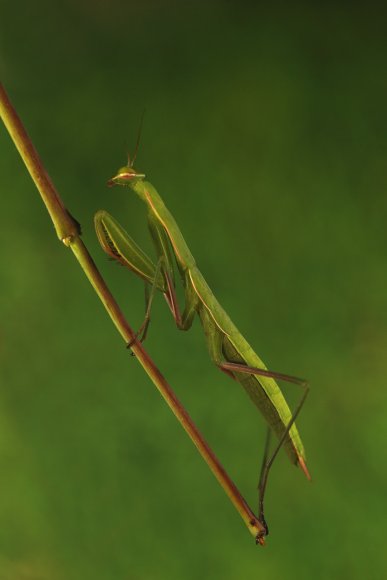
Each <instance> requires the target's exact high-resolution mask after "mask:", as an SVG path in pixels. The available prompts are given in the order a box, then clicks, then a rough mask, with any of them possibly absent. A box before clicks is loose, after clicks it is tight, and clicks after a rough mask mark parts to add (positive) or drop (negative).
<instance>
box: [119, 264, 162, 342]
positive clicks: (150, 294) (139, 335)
mask: <svg viewBox="0 0 387 580" xmlns="http://www.w3.org/2000/svg"><path fill="white" fill-rule="evenodd" d="M163 261H164V258H163V256H160V258H159V260H158V262H157V265H156V269H155V274H154V278H153V282H152V284H151V289H150V291H149V283H148V282H145V317H144V321H143V323H142V324H141V326H140V328H139V329H138V331H137V332H136V333H135V335H134V338H132V340H131V341H130V342H128V344H127V348H131V347H132V346H133V344H134V343H135V342H137V340H139V341H140V342H144V340H145V339H146V335H147V333H148V328H149V324H150V321H151V317H150V315H151V310H152V304H153V299H154V296H155V293H156V290H157V280H158V277H159V275H160V271H161V267H162V262H163Z"/></svg>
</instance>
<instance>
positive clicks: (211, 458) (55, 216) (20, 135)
mask: <svg viewBox="0 0 387 580" xmlns="http://www.w3.org/2000/svg"><path fill="white" fill-rule="evenodd" d="M0 115H1V118H2V119H3V121H4V124H5V126H6V128H7V130H8V132H9V134H10V136H11V138H12V140H13V142H14V144H15V146H16V148H17V149H18V151H19V153H20V156H21V158H22V159H23V161H24V163H25V165H26V167H27V169H28V171H29V173H30V175H31V177H32V179H33V181H34V182H35V185H36V187H37V189H38V191H39V193H40V195H41V197H42V200H43V202H44V204H45V205H46V208H47V210H48V213H49V214H50V217H51V219H52V221H53V224H54V227H55V230H56V233H57V236H58V238H59V239H60V240H61V241H62V242H63V243H64V244H65V245H66V246H67V247H69V248H70V249H71V250H72V251H73V253H74V255H75V257H76V259H77V260H78V262H79V264H80V266H81V268H82V269H83V271H84V273H85V274H86V276H87V278H88V279H89V281H90V283H91V284H92V286H93V288H94V290H95V291H96V293H97V295H98V297H99V298H100V300H101V302H102V303H103V305H104V307H105V309H106V310H107V312H108V314H109V316H110V318H111V319H112V321H113V323H114V324H115V326H116V328H117V330H118V331H119V333H120V334H121V336H122V337H123V339H124V341H125V342H126V344H128V343H130V342H131V341H132V340H135V338H136V337H135V333H134V331H133V330H132V328H131V327H130V326H129V324H128V322H127V321H126V319H125V317H124V315H123V313H122V311H121V309H120V307H119V306H118V304H117V302H116V300H115V299H114V297H113V295H112V294H111V292H110V290H109V288H108V287H107V285H106V283H105V281H104V280H103V278H102V276H101V274H100V273H99V271H98V269H97V267H96V265H95V263H94V261H93V259H92V257H91V256H90V254H89V252H88V250H87V248H86V246H85V245H84V243H83V242H82V240H81V238H80V231H79V225H78V223H77V222H76V221H75V220H74V219H73V218H72V216H71V215H70V214H69V212H68V211H67V210H66V208H65V206H64V204H63V202H62V200H61V198H60V196H59V194H58V192H57V190H56V189H55V187H54V185H53V183H52V181H51V179H50V177H49V175H48V174H47V172H46V170H45V169H44V167H43V164H42V162H41V160H40V158H39V155H38V153H37V151H36V149H35V147H34V146H33V144H32V142H31V140H30V138H29V137H28V135H27V132H26V130H25V128H24V126H23V124H22V122H21V120H20V119H19V117H18V115H17V113H16V111H15V109H14V108H13V106H12V104H11V102H10V100H9V98H8V96H7V94H6V92H5V90H4V88H3V86H2V85H1V83H0ZM131 349H132V351H133V352H134V353H135V355H136V358H137V360H138V361H139V362H140V364H141V365H142V366H143V368H144V370H145V371H146V373H147V374H148V376H149V377H150V378H151V380H152V381H153V383H154V385H155V386H156V387H157V389H158V390H159V392H160V393H161V395H162V396H163V398H164V399H165V401H166V403H167V404H168V406H169V407H170V408H171V410H172V411H173V413H174V414H175V416H176V417H177V419H178V421H179V422H180V424H181V425H182V427H183V428H184V429H185V431H186V433H187V434H188V435H189V437H190V438H191V439H192V441H193V442H194V444H195V445H196V447H197V449H198V451H199V453H200V454H201V456H202V457H203V459H204V460H205V461H206V463H207V464H208V466H209V467H210V469H211V471H212V472H213V474H214V475H215V477H216V478H217V480H218V481H219V483H220V485H221V486H222V487H223V489H224V490H225V492H226V493H227V495H228V496H229V498H230V500H231V502H232V503H233V504H234V506H235V508H236V509H237V511H238V512H239V514H240V515H241V517H242V519H243V521H244V522H245V524H246V525H247V527H248V529H249V531H250V532H251V534H252V535H253V536H254V537H255V538H258V541H259V543H263V536H264V534H265V528H264V526H263V525H262V523H261V522H260V521H259V520H258V518H257V517H256V516H255V515H254V513H253V512H252V511H251V509H250V508H249V506H248V505H247V503H246V501H245V500H244V498H243V497H242V495H241V493H240V492H239V490H238V488H237V487H236V485H235V484H234V483H233V481H232V480H231V479H230V477H229V476H228V475H227V473H226V471H225V470H224V468H223V467H222V465H221V464H220V463H219V461H218V459H217V458H216V456H215V454H214V452H213V451H212V449H211V448H210V447H209V445H208V444H207V443H206V441H205V440H204V439H203V437H202V435H201V434H200V432H199V430H198V429H197V427H196V425H195V424H194V422H193V421H192V419H191V418H190V416H189V415H188V413H187V411H186V410H185V408H184V407H183V405H182V404H181V403H180V401H179V400H178V399H177V397H176V395H175V394H174V392H173V391H172V389H171V387H170V386H169V384H168V383H167V381H166V380H165V378H164V377H163V375H162V374H161V372H160V371H159V369H158V368H157V367H156V365H155V363H154V362H153V361H152V359H151V358H150V356H149V355H148V353H147V352H146V351H145V349H144V347H143V346H142V344H141V343H140V342H138V341H135V342H134V344H133V346H132V347H131Z"/></svg>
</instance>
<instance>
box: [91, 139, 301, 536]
mask: <svg viewBox="0 0 387 580" xmlns="http://www.w3.org/2000/svg"><path fill="white" fill-rule="evenodd" d="M137 147H138V142H137V146H136V153H137ZM136 153H135V155H134V157H133V160H132V161H131V160H130V158H128V163H127V165H125V166H124V167H121V168H120V169H119V170H118V172H117V174H116V175H115V176H114V177H113V178H112V179H111V180H110V181H109V185H111V186H113V185H121V186H126V187H129V188H130V189H131V190H132V191H133V192H134V193H135V194H136V195H138V196H139V197H140V199H141V200H142V201H143V202H144V203H145V205H146V207H147V216H148V225H149V230H150V234H151V237H152V241H153V244H154V248H155V251H156V256H157V262H156V263H154V262H153V261H152V260H151V259H150V258H149V257H148V256H147V255H146V254H145V252H143V250H142V249H141V248H140V247H139V246H138V245H137V244H136V242H135V241H134V240H133V239H132V238H131V237H130V236H129V234H128V233H127V232H126V231H125V229H124V228H123V227H122V226H121V225H120V224H119V223H118V222H117V220H115V219H114V218H113V217H112V216H111V215H110V214H109V213H108V212H106V211H105V210H100V211H98V212H97V213H96V214H95V217H94V221H95V228H96V233H97V236H98V239H99V242H100V244H101V246H102V248H103V250H104V251H105V252H106V253H107V254H108V255H109V256H110V257H111V258H113V259H114V260H116V261H117V262H119V263H120V264H122V265H123V266H125V267H126V268H128V269H129V270H131V271H132V272H134V274H136V275H137V276H139V277H140V278H142V279H143V280H144V282H145V288H146V314H145V318H144V322H143V324H142V325H141V327H140V329H139V331H138V332H137V334H136V337H135V339H134V340H140V341H143V340H144V339H145V337H146V334H147V330H148V327H149V322H150V313H151V306H152V301H153V297H154V295H155V293H156V292H161V293H162V294H163V295H164V297H165V300H166V302H167V304H168V306H169V308H170V311H171V313H172V316H173V318H174V320H175V323H176V326H177V328H178V329H180V330H189V328H190V327H191V325H192V323H193V320H194V318H195V316H196V315H198V316H199V318H200V321H201V324H202V327H203V331H204V335H205V338H206V342H207V346H208V351H209V354H210V357H211V359H212V361H213V362H214V363H215V365H216V366H217V367H218V368H219V369H220V370H221V371H223V372H224V373H226V374H227V375H228V376H229V377H231V378H232V379H235V380H236V381H238V382H239V383H240V384H241V385H242V387H243V388H244V389H245V391H246V393H247V394H248V395H249V397H250V398H251V400H252V401H253V403H254V404H255V405H256V406H257V408H258V409H259V411H260V412H261V414H262V415H263V417H264V419H265V420H266V422H267V424H268V437H267V440H266V445H265V453H264V459H263V463H262V469H261V475H260V479H259V484H258V490H259V515H258V518H259V521H260V523H261V524H262V526H263V529H264V532H263V533H262V535H267V534H268V526H267V524H266V521H265V516H264V496H265V490H266V484H267V479H268V475H269V471H270V468H271V466H272V464H273V461H274V459H275V457H276V456H277V454H278V452H279V450H280V448H281V447H282V446H283V447H284V448H285V450H286V452H287V454H288V456H289V458H290V460H291V462H292V463H294V464H295V465H298V466H300V468H301V469H302V470H303V472H304V473H305V475H306V476H307V477H308V479H310V476H309V472H308V469H307V467H306V461H305V451H304V446H303V444H302V441H301V438H300V435H299V432H298V430H297V427H296V424H295V419H296V417H297V415H298V413H299V411H300V410H301V407H302V405H303V403H304V402H305V399H306V396H307V394H308V390H309V386H308V383H307V382H306V381H303V380H301V379H298V378H296V377H292V376H289V375H285V374H282V373H277V372H273V371H269V370H268V369H267V368H266V367H265V365H264V363H263V362H262V361H261V359H260V358H259V356H258V355H257V354H256V353H255V352H254V350H253V349H252V347H251V346H250V345H249V343H248V342H247V341H246V340H245V338H244V337H243V336H242V334H241V333H240V332H239V330H238V329H237V328H236V326H235V325H234V324H233V322H232V321H231V319H230V318H229V316H228V314H227V313H226V312H225V310H224V309H223V308H222V307H221V305H220V304H219V302H218V301H217V299H216V298H215V296H214V294H213V293H212V291H211V289H210V288H209V286H208V285H207V283H206V281H205V279H204V277H203V276H202V274H201V272H200V270H199V269H198V267H197V265H196V262H195V259H194V257H193V255H192V253H191V252H190V250H189V248H188V246H187V244H186V242H185V240H184V237H183V235H182V233H181V231H180V228H179V227H178V225H177V223H176V221H175V219H174V218H173V216H172V214H171V213H170V212H169V210H168V209H167V207H166V206H165V204H164V202H163V200H162V198H161V197H160V195H159V194H158V193H157V191H156V189H155V188H154V187H153V185H151V184H150V183H149V182H148V181H145V174H143V173H140V172H138V171H136V170H135V169H134V167H133V165H134V161H135V158H136ZM176 267H177V273H178V276H179V279H180V281H181V284H182V287H183V290H184V298H185V305H184V309H183V310H181V309H180V307H179V304H178V300H177V297H176V290H175V288H176V272H175V270H176ZM133 342H134V341H133ZM133 342H132V343H130V344H129V345H128V346H129V347H130V346H131V345H132V344H133ZM276 379H280V380H285V381H288V382H292V383H295V384H298V385H300V386H301V387H303V388H304V393H303V396H302V398H301V401H300V403H299V404H298V406H297V408H296V410H295V412H294V413H293V414H292V413H291V411H290V408H289V406H288V404H287V402H286V400H285V397H284V395H283V394H282V392H281V389H280V387H279V386H278V384H277V382H276ZM271 431H273V432H274V433H275V435H276V436H277V438H278V441H277V445H276V446H275V449H274V451H273V452H272V455H271V457H270V458H268V449H269V441H270V433H271ZM258 542H259V543H264V542H263V539H262V538H261V537H259V538H257V543H258Z"/></svg>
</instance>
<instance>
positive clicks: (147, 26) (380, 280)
mask: <svg viewBox="0 0 387 580" xmlns="http://www.w3.org/2000/svg"><path fill="white" fill-rule="evenodd" d="M0 22H1V24H0V28H1V30H0V33H1V36H0V67H1V77H2V80H3V82H4V84H5V86H6V88H7V90H8V92H9V94H10V97H11V99H12V100H13V102H14V105H15V106H16V108H17V110H18V112H19V114H20V116H21V118H22V119H23V121H24V123H25V125H26V127H27V129H28V131H29V133H30V135H31V137H32V138H33V140H34V143H35V145H36V147H37V149H38V150H39V152H40V154H41V157H42V159H43V161H44V163H45V165H46V167H47V169H48V171H49V173H50V175H51V177H52V178H53V180H54V182H55V184H56V186H57V188H58V189H59V191H60V193H61V195H62V196H63V199H64V200H65V203H66V205H67V207H68V208H69V209H70V211H71V212H72V213H73V215H74V216H75V217H76V218H77V219H78V220H79V221H80V222H81V224H82V227H83V232H84V240H85V242H86V244H87V246H88V247H89V249H90V250H91V252H92V254H93V256H94V257H95V259H96V261H97V263H98V265H99V267H100V269H101V271H102V273H103V275H104V276H106V279H107V280H108V281H109V284H110V286H111V288H112V290H113V291H114V294H115V295H116V297H117V299H118V300H119V303H120V304H121V305H122V307H123V309H124V311H125V313H126V314H127V316H128V319H129V321H130V322H131V324H132V325H133V326H134V327H138V326H139V325H140V323H141V321H142V316H143V308H144V305H143V285H142V283H141V282H140V281H138V280H136V279H135V278H134V277H133V276H131V275H130V274H129V273H127V272H126V271H124V270H123V269H122V268H118V267H115V266H114V265H113V264H112V263H111V262H109V261H107V260H106V257H105V255H104V254H103V253H102V251H101V250H100V248H99V246H98V244H97V242H96V239H95V235H94V231H93V222H92V218H93V213H94V212H95V211H96V210H97V209H100V208H106V209H108V210H109V211H111V212H112V213H113V214H114V215H115V216H116V217H118V218H119V219H120V220H121V221H122V222H123V223H125V225H126V227H127V229H128V230H129V231H130V232H131V234H132V235H133V237H134V238H135V239H136V240H137V241H138V242H139V243H140V244H141V245H142V246H144V247H145V248H148V249H149V250H151V245H150V242H149V239H148V233H147V230H146V226H145V214H144V207H143V206H142V204H141V202H140V201H139V200H137V199H135V198H134V197H133V196H131V195H130V194H128V192H126V191H124V190H109V189H108V188H107V187H106V180H107V179H108V178H109V177H110V176H111V175H112V174H113V172H114V171H115V170H116V169H117V167H118V166H120V165H122V164H123V163H124V161H125V156H126V152H127V151H128V150H133V147H134V143H135V140H136V134H137V128H138V124H139V119H140V116H141V112H142V111H143V109H144V108H146V115H145V122H144V128H143V134H142V143H141V148H140V152H139V155H138V162H137V167H138V169H141V170H143V171H145V172H146V173H147V177H148V179H149V181H151V182H152V183H153V184H154V185H155V187H156V188H157V189H158V191H159V192H160V193H161V195H162V196H163V198H164V199H165V201H166V203H167V205H168V207H169V208H170V209H171V211H172V212H173V214H174V215H175V217H176V220H177V222H178V224H179V225H180V226H181V228H182V231H183V233H184V235H185V237H186V240H187V242H188V244H189V245H190V247H191V248H192V251H193V253H194V255H195V257H196V258H197V261H198V264H199V267H200V268H201V270H202V271H203V273H204V275H205V276H206V278H207V280H208V282H209V283H210V285H211V287H212V288H213V290H214V292H215V294H216V295H217V296H218V298H219V299H220V301H221V303H222V304H223V306H224V307H225V308H226V310H227V311H228V312H229V313H230V315H231V317H232V318H233V320H234V321H235V323H236V324H237V326H238V327H239V328H240V329H241V331H242V332H243V333H244V335H245V336H246V338H247V339H248V340H249V341H250V342H251V343H252V345H253V346H254V347H255V348H256V350H257V352H258V353H259V355H260V356H262V358H263V359H264V360H265V362H266V364H267V365H268V366H269V368H273V369H276V370H279V371H283V372H287V373H292V374H296V375H299V376H306V377H308V378H309V379H310V382H311V386H312V390H311V395H310V398H309V400H308V401H307V404H306V406H305V407H304V410H303V412H302V414H301V416H300V419H299V421H298V424H299V428H300V430H301V433H302V436H303V439H304V442H305V445H306V449H307V455H308V463H309V467H310V470H311V473H312V475H313V482H312V484H308V483H307V481H306V480H304V478H303V477H302V474H301V472H300V471H299V470H296V469H294V468H293V467H292V466H291V465H290V463H289V462H288V460H287V458H286V456H285V454H281V457H280V458H279V459H278V461H277V463H276V465H275V467H274V469H273V471H272V473H271V477H270V481H269V489H268V494H267V503H266V515H267V519H268V523H269V526H270V531H271V533H270V536H269V538H268V546H267V548H265V549H261V548H256V547H255V545H254V542H253V539H252V538H251V537H250V536H249V534H248V532H247V531H246V529H245V527H244V525H243V523H242V521H241V520H240V518H239V516H238V514H237V513H236V512H235V510H234V508H233V507H232V506H231V504H230V503H229V502H228V500H227V498H226V496H225V494H224V492H223V491H222V489H221V488H220V487H219V485H218V484H217V483H216V481H215V479H214V478H213V476H212V474H211V473H210V472H209V470H208V469H207V467H206V466H205V464H204V462H203V461H202V459H201V458H200V456H199V455H198V453H197V452H196V450H195V448H194V447H193V445H192V444H191V442H190V441H189V440H188V438H187V437H186V435H185V434H184V433H183V431H182V429H181V427H180V426H179V425H178V423H177V422H176V420H175V419H174V417H173V416H172V414H171V412H170V411H169V410H168V408H167V407H166V405H165V404H164V402H163V401H162V400H161V398H160V396H159V394H158V393H157V392H156V390H155V388H154V386H153V385H152V383H151V382H150V381H149V380H148V378H147V377H146V376H145V374H144V372H143V370H142V369H141V368H140V366H139V364H138V363H137V362H136V360H135V359H133V358H131V357H129V356H128V352H127V351H126V350H125V348H124V345H123V343H122V341H121V340H120V337H119V336H118V334H117V332H116V331H115V329H114V327H113V326H112V324H111V322H110V320H109V319H108V317H107V315H106V313H105V312H104V310H103V308H102V307H101V304H100V303H99V301H98V299H97V298H96V296H95V294H94V293H93V291H92V289H91V287H90V285H89V283H88V282H87V280H86V279H85V276H84V275H83V273H82V271H81V270H80V268H79V267H78V265H77V263H76V261H75V260H74V258H73V257H72V255H71V253H70V252H69V251H67V250H66V249H65V247H64V246H63V245H61V244H60V243H58V242H57V241H56V238H55V236H54V231H53V227H52V225H51V223H50V221H49V219H48V215H47V213H46V211H45V209H44V206H43V204H42V202H41V200H40V199H39V196H38V195H37V192H36V190H35V187H34V185H33V184H32V182H31V180H30V178H29V177H28V175H27V172H26V170H25V168H24V166H23V165H22V163H21V160H20V158H19V156H18V154H17V153H16V150H15V148H14V146H13V144H12V142H11V141H10V138H9V136H8V134H7V133H6V131H5V130H4V128H1V130H0V148H1V153H0V156H1V175H0V183H1V202H0V207H1V215H2V219H1V229H0V239H1V244H0V254H1V256H0V257H1V270H0V280H1V303H0V309H1V311H0V315H1V317H0V324H1V326H0V358H1V371H0V372H1V375H0V376H1V399H0V401H1V409H0V414H1V416H0V474H1V475H0V490H1V492H0V579H1V580H3V579H7V580H8V579H10V580H14V579H22V580H31V579H34V580H38V579H39V580H47V579H50V580H51V579H53V580H64V579H71V580H72V579H74V580H78V579H89V578H90V579H101V580H102V579H106V580H107V579H114V580H124V579H125V580H140V579H141V580H143V579H145V580H147V579H151V580H153V579H155V580H159V579H160V580H164V579H168V580H169V579H171V580H173V579H184V580H185V579H187V580H191V579H192V580H194V579H198V578H222V579H224V580H236V579H240V578H265V579H266V580H274V579H278V578H287V579H292V578H298V579H309V578H323V579H325V578H335V579H336V578H340V579H342V578H349V579H360V578H367V579H369V578H372V579H379V578H385V577H386V572H387V570H386V565H387V558H386V550H385V522H386V507H387V502H386V486H387V467H386V458H385V455H386V454H385V446H386V436H387V427H386V425H387V421H386V419H387V417H386V411H387V404H386V403H387V401H386V399H387V389H386V377H387V357H386V352H387V292H386V291H387V259H386V257H387V247H386V244H387V231H386V211H387V195H386V194H387V167H386V160H387V137H386V136H387V105H386V104H387V76H386V62H387V40H386V31H385V13H381V12H380V11H379V10H377V9H376V8H373V7H372V5H367V7H366V6H365V4H364V7H361V5H359V6H357V5H356V4H355V3H353V4H352V5H351V4H349V3H348V5H345V4H333V3H331V4H329V5H326V6H322V4H321V6H320V4H314V5H313V4H307V3H305V4H301V3H291V6H290V5H288V4H286V3H270V4H269V3H268V4H267V6H261V7H255V8H254V7H253V5H252V3H247V2H246V3H243V2H237V1H229V2H226V1H223V2H221V1H218V2H216V1H209V2H204V1H203V2H202V1H197V2H177V1H167V0H163V1H156V0H153V1H146V2H140V1H135V2H134V1H130V2H124V1H117V0H113V1H110V2H108V1H107V0H105V1H103V0H100V1H93V2H92V1H90V0H81V1H80V0H68V1H67V2H65V3H60V2H55V3H54V2H48V1H46V2H44V1H41V0H38V1H37V2H33V3H32V2H31V3H27V2H24V3H17V2H7V1H5V2H4V1H3V2H2V4H1V15H0ZM147 348H148V350H149V352H150V354H151V356H152V357H153V358H154V360H155V361H156V363H157V364H158V365H159V367H160V369H161V370H162V372H163V373H164V374H165V375H166V377H167V378H168V380H169V381H170V383H171V384H172V386H173V387H174V388H175V390H176V392H177V393H178V395H179V397H181V399H182V400H183V402H184V404H185V405H186V406H187V408H188V409H189V411H190V413H191V414H192V416H193V418H194V419H195V421H197V423H198V425H199V427H200V429H201V430H202V431H203V432H204V434H205V435H206V437H207V439H208V440H209V442H210V443H211V445H213V447H214V449H215V450H216V452H217V454H218V455H219V457H220V459H221V461H222V462H223V463H224V465H225V466H226V468H227V469H228V470H229V472H230V474H231V476H232V477H233V478H234V479H235V481H236V483H237V484H238V486H240V488H241V489H242V490H243V493H244V494H245V495H246V498H247V499H248V501H249V502H250V503H251V504H252V505H254V506H255V505H256V501H257V497H256V484H257V479H258V471H259V463H260V458H261V453H262V444H263V439H264V433H265V428H264V425H263V422H262V421H261V418H260V416H259V415H258V414H257V412H256V410H255V409H254V408H253V407H252V405H251V404H250V401H249V400H248V399H247V397H246V396H245V394H244V393H243V391H242V389H241V388H240V387H239V386H238V385H237V384H236V383H235V384H233V382H232V381H229V380H228V379H227V377H225V376H223V375H222V374H220V373H219V372H218V371H217V370H216V369H215V368H214V367H213V365H212V364H211V363H210V361H209V357H208V355H207V351H206V346H205V343H204V340H203V337H202V332H201V327H200V325H199V324H198V323H196V324H195V325H194V328H193V329H192V331H191V332H190V333H186V334H185V333H179V332H177V331H176V329H175V327H174V324H173V321H172V320H171V317H170V314H169V312H168V310H167V308H166V305H165V303H164V302H163V300H161V299H158V300H157V301H156V305H155V309H154V315H153V321H152V326H151V330H150V333H149V338H148V340H147ZM284 391H285V392H286V395H287V397H288V398H289V400H290V401H292V402H293V403H295V402H296V400H297V397H299V395H300V393H299V392H296V390H295V389H294V388H293V387H292V386H289V385H284Z"/></svg>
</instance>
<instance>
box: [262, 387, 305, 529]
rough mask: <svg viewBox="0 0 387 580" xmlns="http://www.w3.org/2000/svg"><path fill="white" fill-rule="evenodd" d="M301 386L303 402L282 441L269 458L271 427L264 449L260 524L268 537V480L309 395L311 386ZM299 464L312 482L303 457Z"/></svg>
mask: <svg viewBox="0 0 387 580" xmlns="http://www.w3.org/2000/svg"><path fill="white" fill-rule="evenodd" d="M301 386H303V387H304V389H305V391H304V394H303V395H302V397H301V400H300V402H299V403H298V405H297V407H296V409H295V411H294V413H293V415H292V418H291V419H290V421H289V423H288V424H287V426H286V429H285V430H284V432H283V434H282V436H281V437H280V439H279V441H278V443H277V445H276V446H275V448H274V451H273V453H272V454H271V456H270V457H269V449H270V440H271V432H272V430H271V428H270V427H268V428H267V435H266V441H265V447H264V452H263V458H262V466H261V472H260V475H259V482H258V492H259V500H258V518H259V520H260V522H261V523H262V524H263V526H264V527H265V528H266V535H268V533H269V528H268V526H267V523H266V520H265V515H264V499H265V492H266V486H267V480H268V477H269V473H270V470H271V468H272V466H273V463H274V460H275V458H276V457H277V455H278V452H279V450H280V449H281V447H282V445H283V444H284V442H285V440H286V437H287V436H288V434H289V431H290V429H291V428H292V425H293V423H294V422H295V420H296V419H297V417H298V415H299V413H300V411H301V409H302V407H303V406H304V403H305V400H306V397H307V396H308V394H309V384H308V383H306V384H304V385H301ZM298 462H299V465H300V467H301V469H302V470H303V471H304V473H305V475H306V476H307V478H308V479H309V480H310V479H311V477H310V475H309V471H308V469H307V467H306V465H305V463H304V461H303V459H302V458H301V457H299V459H298Z"/></svg>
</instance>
